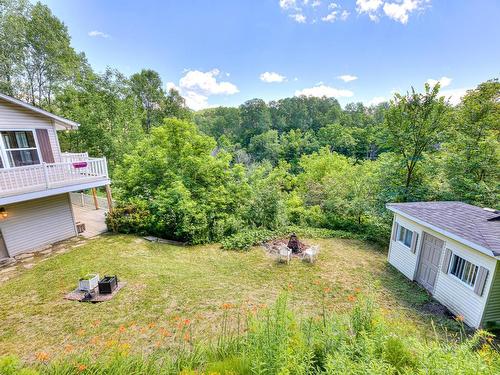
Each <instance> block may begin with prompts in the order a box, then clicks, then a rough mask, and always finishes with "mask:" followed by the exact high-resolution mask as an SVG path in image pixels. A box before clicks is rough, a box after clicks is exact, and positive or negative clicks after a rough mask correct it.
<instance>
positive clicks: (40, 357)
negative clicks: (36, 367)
mask: <svg viewBox="0 0 500 375" xmlns="http://www.w3.org/2000/svg"><path fill="white" fill-rule="evenodd" d="M35 357H36V359H37V361H40V362H47V361H48V360H49V353H47V352H38V353H36V354H35Z"/></svg>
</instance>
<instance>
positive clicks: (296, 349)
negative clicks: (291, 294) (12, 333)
mask: <svg viewBox="0 0 500 375" xmlns="http://www.w3.org/2000/svg"><path fill="white" fill-rule="evenodd" d="M357 298H358V300H357V302H356V304H355V306H354V308H353V310H352V311H351V313H350V314H347V315H329V314H327V313H326V311H324V312H323V313H322V315H320V316H315V317H309V318H307V319H302V320H298V318H297V317H296V316H295V315H294V314H293V313H292V312H291V311H290V309H289V308H288V307H287V296H286V294H283V295H282V296H280V297H279V298H278V300H277V302H276V303H275V305H274V306H273V307H271V308H263V309H261V310H260V311H258V312H255V311H254V312H250V313H249V314H248V316H245V317H242V316H241V315H240V313H237V315H236V313H234V315H233V312H235V311H237V309H234V310H232V309H231V307H230V306H227V309H226V311H225V313H224V314H223V318H222V321H221V330H220V334H219V336H218V337H217V338H215V339H214V340H212V342H210V343H196V342H190V343H189V344H186V345H183V346H178V347H175V348H172V347H171V348H159V349H158V350H157V351H155V352H154V353H151V354H149V355H147V356H139V355H130V354H128V352H127V351H124V350H119V349H118V348H115V349H113V350H110V351H109V352H106V353H103V354H101V355H100V356H98V357H92V356H91V355H90V354H81V355H78V356H68V357H65V358H63V359H60V360H55V361H52V362H48V361H47V360H46V358H39V361H38V362H36V363H22V362H20V361H19V360H17V359H16V358H14V357H3V358H1V359H0V374H2V375H12V374H25V375H26V374H40V375H41V374H51V375H67V374H82V373H83V374H96V375H101V374H102V375H104V374H109V375H111V374H130V375H134V374H185V375H188V374H227V375H229V374H269V375H271V374H289V375H294V374H297V375H299V374H304V375H306V374H342V375H346V374H415V373H417V374H498V373H500V354H499V353H498V351H497V350H496V348H495V347H494V344H493V340H492V336H491V335H490V334H489V333H487V332H485V331H477V332H476V333H475V334H474V335H472V336H466V335H464V336H463V337H462V338H460V337H456V338H450V339H448V340H444V341H443V340H439V339H438V338H437V336H436V339H433V340H426V341H422V339H421V338H418V337H413V336H408V335H402V334H401V332H400V331H398V328H397V327H396V326H394V325H391V324H390V322H387V321H385V320H384V319H383V318H382V316H381V314H380V313H379V312H378V310H377V308H376V307H375V306H374V304H373V302H372V300H371V299H369V298H364V297H363V296H361V295H358V296H357ZM238 311H239V310H238ZM234 323H236V324H234Z"/></svg>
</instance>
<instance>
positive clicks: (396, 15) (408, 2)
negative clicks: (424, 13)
mask: <svg viewBox="0 0 500 375" xmlns="http://www.w3.org/2000/svg"><path fill="white" fill-rule="evenodd" d="M420 3H421V0H403V2H402V3H385V4H384V13H385V14H386V15H387V17H389V18H392V19H393V20H395V21H398V22H401V23H402V24H406V23H407V22H408V15H409V14H410V13H411V12H413V11H414V10H417V9H418V8H419V5H420Z"/></svg>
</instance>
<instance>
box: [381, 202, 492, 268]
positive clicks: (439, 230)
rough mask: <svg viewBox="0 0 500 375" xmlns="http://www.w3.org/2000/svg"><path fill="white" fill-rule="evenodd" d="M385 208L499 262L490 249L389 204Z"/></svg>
mask: <svg viewBox="0 0 500 375" xmlns="http://www.w3.org/2000/svg"><path fill="white" fill-rule="evenodd" d="M385 207H386V208H387V209H388V210H389V211H392V212H394V213H396V214H398V215H401V216H403V217H405V218H407V219H409V220H412V221H414V222H415V223H417V224H420V225H422V226H424V227H426V228H429V229H432V230H433V231H434V232H437V233H440V234H442V235H443V236H446V237H449V238H451V239H452V240H455V241H457V242H459V243H461V244H464V245H466V246H469V247H471V248H473V249H474V250H477V251H479V252H480V253H483V254H485V255H488V256H490V257H493V258H495V259H498V260H500V256H496V255H495V254H494V253H493V251H491V250H490V249H488V248H486V247H484V246H481V245H478V244H477V243H475V242H472V241H469V240H467V239H465V238H463V237H461V236H458V235H456V234H455V233H452V232H449V231H447V230H445V229H443V228H440V227H438V226H435V225H433V224H430V223H428V222H426V221H425V220H422V219H419V218H418V217H415V216H413V215H410V214H408V213H406V212H403V211H401V210H399V209H398V208H396V207H393V206H391V203H388V204H386V205H385Z"/></svg>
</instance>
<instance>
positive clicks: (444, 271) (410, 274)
mask: <svg viewBox="0 0 500 375" xmlns="http://www.w3.org/2000/svg"><path fill="white" fill-rule="evenodd" d="M387 208H388V209H389V210H390V211H392V212H393V213H394V222H393V227H392V234H391V242H390V246H389V255H388V260H389V263H390V264H392V265H393V266H394V267H396V268H397V269H398V270H399V271H401V272H402V273H403V274H404V275H405V276H406V277H407V278H409V279H410V280H413V281H416V282H417V283H419V284H420V285H422V286H423V287H424V288H426V289H427V290H428V291H429V293H431V294H432V296H433V297H434V298H435V299H436V300H437V301H439V302H440V303H442V304H443V305H444V306H446V307H447V308H448V309H449V310H450V311H451V312H452V313H454V314H456V315H461V316H463V318H464V322H465V323H466V324H467V325H469V326H471V327H475V328H478V327H491V326H500V270H499V269H498V268H499V267H498V260H499V259H500V211H495V210H492V209H488V208H481V207H477V206H472V205H469V204H466V203H462V202H413V203H391V204H387Z"/></svg>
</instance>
